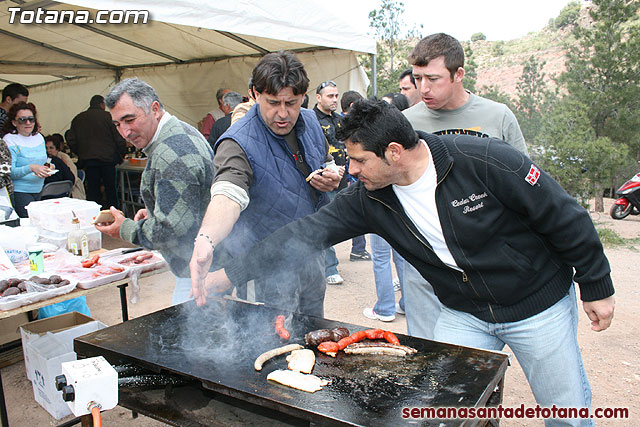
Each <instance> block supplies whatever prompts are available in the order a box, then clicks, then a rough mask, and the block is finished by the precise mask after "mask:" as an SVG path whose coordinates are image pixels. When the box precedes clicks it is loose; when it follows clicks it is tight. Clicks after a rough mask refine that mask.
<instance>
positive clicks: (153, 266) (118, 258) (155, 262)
mask: <svg viewBox="0 0 640 427" xmlns="http://www.w3.org/2000/svg"><path fill="white" fill-rule="evenodd" d="M149 252H151V253H152V254H153V258H151V261H152V262H150V263H147V264H127V265H125V264H120V263H121V262H122V261H123V260H125V259H127V258H131V257H134V256H136V255H143V254H147V253H149ZM109 261H110V262H115V263H117V264H118V265H120V266H122V267H124V268H128V269H129V270H130V271H131V274H142V273H146V272H148V271H153V270H159V269H161V268H164V267H165V266H166V265H167V261H165V259H164V258H163V257H162V255H160V252H158V251H141V252H133V253H130V254H124V255H115V256H113V257H110V258H109Z"/></svg>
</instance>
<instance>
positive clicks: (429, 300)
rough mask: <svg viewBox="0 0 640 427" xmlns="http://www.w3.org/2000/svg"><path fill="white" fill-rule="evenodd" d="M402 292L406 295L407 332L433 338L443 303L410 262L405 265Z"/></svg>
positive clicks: (420, 336) (428, 338) (416, 335)
mask: <svg viewBox="0 0 640 427" xmlns="http://www.w3.org/2000/svg"><path fill="white" fill-rule="evenodd" d="M402 292H403V294H404V296H405V297H406V298H405V303H404V305H405V306H404V311H405V313H406V317H407V334H408V335H411V336H414V337H419V338H424V339H427V340H432V339H433V329H434V328H435V327H436V322H437V321H438V316H440V310H442V303H441V302H440V300H439V299H438V297H436V294H435V293H434V292H433V288H432V287H431V284H430V283H429V282H427V280H426V279H425V278H424V277H422V275H421V274H420V273H419V272H418V270H416V269H415V267H414V266H412V265H411V264H409V263H408V262H406V263H405V267H404V284H403V285H402Z"/></svg>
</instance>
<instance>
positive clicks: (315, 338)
mask: <svg viewBox="0 0 640 427" xmlns="http://www.w3.org/2000/svg"><path fill="white" fill-rule="evenodd" d="M332 338H333V335H332V334H331V331H330V330H329V329H317V330H315V331H311V332H309V333H308V334H306V335H305V336H304V342H305V343H307V345H308V346H310V347H317V346H318V344H320V343H322V342H325V341H333V339H332Z"/></svg>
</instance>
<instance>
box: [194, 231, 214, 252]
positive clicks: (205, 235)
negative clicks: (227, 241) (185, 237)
mask: <svg viewBox="0 0 640 427" xmlns="http://www.w3.org/2000/svg"><path fill="white" fill-rule="evenodd" d="M198 237H204V238H205V239H207V240H208V241H209V244H210V245H211V249H213V250H214V251H215V250H216V245H214V244H213V240H211V237H209V235H208V234H204V233H200V234H198V236H196V238H195V239H193V241H194V242H195V241H196V239H197V238H198Z"/></svg>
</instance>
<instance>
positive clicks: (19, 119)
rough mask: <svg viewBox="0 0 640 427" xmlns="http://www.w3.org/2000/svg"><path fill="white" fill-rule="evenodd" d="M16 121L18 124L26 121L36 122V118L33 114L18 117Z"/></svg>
mask: <svg viewBox="0 0 640 427" xmlns="http://www.w3.org/2000/svg"><path fill="white" fill-rule="evenodd" d="M17 120H18V123H20V124H25V123H27V122H31V123H35V122H36V118H35V117H33V116H29V117H18V119H17Z"/></svg>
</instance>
